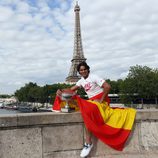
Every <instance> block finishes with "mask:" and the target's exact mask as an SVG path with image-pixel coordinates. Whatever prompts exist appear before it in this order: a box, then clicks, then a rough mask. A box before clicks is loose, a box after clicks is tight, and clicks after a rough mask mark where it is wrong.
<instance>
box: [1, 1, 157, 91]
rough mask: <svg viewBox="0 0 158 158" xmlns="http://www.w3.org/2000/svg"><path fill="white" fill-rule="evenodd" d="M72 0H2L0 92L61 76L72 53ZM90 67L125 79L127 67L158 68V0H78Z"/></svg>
mask: <svg viewBox="0 0 158 158" xmlns="http://www.w3.org/2000/svg"><path fill="white" fill-rule="evenodd" d="M75 3H76V1H73V0H0V94H4V93H5V94H6V93H8V94H12V93H14V92H15V91H16V90H17V89H19V88H20V87H22V86H24V85H25V83H29V82H35V83H37V84H38V85H41V86H42V85H45V84H53V83H57V82H63V81H65V78H66V77H67V76H68V73H69V69H70V65H71V59H72V56H73V39H74V6H75ZM78 3H79V6H80V8H81V10H80V18H81V21H80V23H81V35H82V44H83V51H84V55H85V57H86V58H87V63H88V64H89V65H90V67H91V72H93V73H95V74H97V75H99V76H100V77H103V78H105V79H108V78H109V79H111V80H117V79H120V78H122V79H123V78H125V77H126V76H127V74H128V70H129V68H130V66H135V65H143V66H144V65H146V66H148V67H151V68H156V67H158V7H157V6H158V0H97V1H92V0H79V2H78Z"/></svg>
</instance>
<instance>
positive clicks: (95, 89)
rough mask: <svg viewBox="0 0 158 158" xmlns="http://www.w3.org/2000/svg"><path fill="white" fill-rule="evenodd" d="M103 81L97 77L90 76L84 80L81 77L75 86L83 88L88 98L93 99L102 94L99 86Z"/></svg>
mask: <svg viewBox="0 0 158 158" xmlns="http://www.w3.org/2000/svg"><path fill="white" fill-rule="evenodd" d="M104 82H105V80H103V79H102V78H100V77H98V76H97V75H91V74H89V76H88V77H87V78H86V79H84V78H83V77H82V78H81V79H80V80H79V81H78V82H77V83H76V85H77V86H79V87H83V88H84V90H85V92H86V93H87V95H88V97H89V98H91V97H94V96H96V95H97V94H100V93H101V92H103V88H101V86H102V85H103V83H104Z"/></svg>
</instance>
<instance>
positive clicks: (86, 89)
mask: <svg viewBox="0 0 158 158" xmlns="http://www.w3.org/2000/svg"><path fill="white" fill-rule="evenodd" d="M91 87H92V85H91V84H90V83H87V84H85V85H84V89H85V91H88V90H90V89H91Z"/></svg>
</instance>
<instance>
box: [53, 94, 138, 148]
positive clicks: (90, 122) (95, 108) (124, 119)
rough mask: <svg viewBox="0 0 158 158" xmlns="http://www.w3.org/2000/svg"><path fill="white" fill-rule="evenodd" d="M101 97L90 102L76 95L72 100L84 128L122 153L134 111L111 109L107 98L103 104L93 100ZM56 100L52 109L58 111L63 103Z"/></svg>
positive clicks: (132, 121)
mask: <svg viewBox="0 0 158 158" xmlns="http://www.w3.org/2000/svg"><path fill="white" fill-rule="evenodd" d="M101 96H102V94H99V95H98V96H95V97H94V98H90V100H84V99H82V98H80V97H79V96H77V95H76V96H74V98H73V99H74V100H76V101H77V104H78V106H79V108H80V111H81V114H82V117H83V120H84V123H85V126H86V128H87V129H88V130H89V131H91V132H92V133H93V134H94V135H95V136H96V137H97V138H98V139H100V140H101V141H102V142H104V143H105V144H107V145H109V146H110V147H112V148H113V149H116V150H119V151H122V150H123V148H124V145H125V143H126V140H127V138H128V136H129V134H130V132H131V130H132V126H133V123H134V120H135V115H136V110H135V109H132V108H111V107H110V106H109V99H108V97H107V98H106V99H105V102H103V103H99V102H96V101H95V100H96V99H99V98H100V97H101ZM56 99H57V100H56V101H55V102H54V103H55V104H54V105H55V106H54V107H53V109H54V110H60V105H62V104H63V103H62V101H61V100H60V98H59V97H56ZM57 101H58V103H59V105H58V104H57ZM57 105H58V106H57ZM57 107H58V109H57Z"/></svg>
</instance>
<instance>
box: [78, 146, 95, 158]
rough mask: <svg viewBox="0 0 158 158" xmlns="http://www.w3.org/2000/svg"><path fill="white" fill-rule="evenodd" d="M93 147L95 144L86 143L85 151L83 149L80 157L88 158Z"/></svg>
mask: <svg viewBox="0 0 158 158" xmlns="http://www.w3.org/2000/svg"><path fill="white" fill-rule="evenodd" d="M92 147H93V144H87V143H85V145H84V146H83V149H82V151H81V154H80V156H81V157H86V156H88V154H89V153H90V151H91V149H92Z"/></svg>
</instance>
